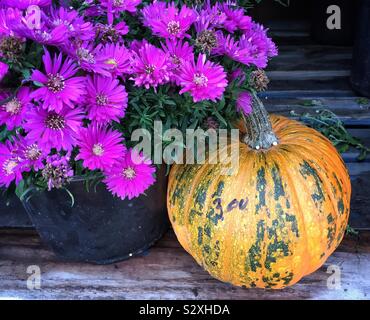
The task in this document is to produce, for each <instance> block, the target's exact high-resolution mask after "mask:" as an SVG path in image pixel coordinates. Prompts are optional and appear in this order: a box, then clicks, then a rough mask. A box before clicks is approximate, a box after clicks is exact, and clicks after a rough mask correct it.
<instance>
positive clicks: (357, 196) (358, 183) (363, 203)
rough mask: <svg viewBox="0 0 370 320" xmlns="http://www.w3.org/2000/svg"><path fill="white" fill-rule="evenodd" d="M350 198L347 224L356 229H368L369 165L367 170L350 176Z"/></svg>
mask: <svg viewBox="0 0 370 320" xmlns="http://www.w3.org/2000/svg"><path fill="white" fill-rule="evenodd" d="M351 182H352V198H351V215H350V221H349V224H350V226H351V227H352V228H355V229H356V230H370V210H369V208H370V197H369V194H370V165H368V167H367V171H363V172H362V173H361V174H358V175H356V176H352V177H351Z"/></svg>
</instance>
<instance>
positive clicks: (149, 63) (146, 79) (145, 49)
mask: <svg viewBox="0 0 370 320" xmlns="http://www.w3.org/2000/svg"><path fill="white" fill-rule="evenodd" d="M131 67H132V73H133V74H132V77H131V78H130V79H131V80H134V81H135V85H136V86H144V87H145V88H147V89H149V87H154V88H155V87H157V86H158V85H160V84H164V83H166V82H168V81H169V80H170V77H171V75H172V74H171V72H170V68H171V62H170V60H169V56H168V55H167V54H166V53H164V52H163V51H162V50H161V49H159V48H156V47H155V46H153V45H151V44H149V43H146V42H144V43H142V46H141V47H140V48H139V49H138V51H137V52H135V51H133V55H132V59H131Z"/></svg>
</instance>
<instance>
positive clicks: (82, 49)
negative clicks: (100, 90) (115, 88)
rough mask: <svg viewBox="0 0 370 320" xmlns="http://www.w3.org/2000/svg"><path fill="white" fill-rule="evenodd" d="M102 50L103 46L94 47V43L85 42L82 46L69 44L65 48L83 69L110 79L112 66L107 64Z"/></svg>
mask: <svg viewBox="0 0 370 320" xmlns="http://www.w3.org/2000/svg"><path fill="white" fill-rule="evenodd" d="M102 48H103V47H102V45H98V46H97V47H94V46H93V44H92V43H89V42H84V43H80V44H75V43H69V44H68V46H65V47H63V50H64V52H66V53H67V54H68V55H69V56H70V57H71V58H73V59H74V60H76V61H77V62H78V65H79V66H80V68H81V69H83V70H85V71H87V72H93V73H98V74H101V75H104V76H106V77H110V76H111V74H110V72H109V69H111V66H110V65H109V64H106V62H105V61H106V60H107V58H106V56H104V53H101V51H102ZM107 69H108V70H107Z"/></svg>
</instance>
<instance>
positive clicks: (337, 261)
mask: <svg viewBox="0 0 370 320" xmlns="http://www.w3.org/2000/svg"><path fill="white" fill-rule="evenodd" d="M369 240H370V232H362V233H361V234H360V236H359V238H353V237H347V238H346V239H345V240H344V241H343V243H342V245H341V246H340V248H339V249H338V250H337V251H336V252H335V253H334V254H333V255H332V256H331V257H330V258H329V260H328V261H327V263H325V265H324V266H323V267H322V268H320V269H319V270H318V271H316V272H315V273H313V274H311V275H309V276H307V277H305V278H304V279H303V280H302V281H301V282H300V283H298V284H296V285H294V286H293V287H289V288H286V289H284V290H280V291H273V290H259V289H242V288H236V287H233V286H231V285H229V284H225V283H221V282H219V281H217V280H215V279H213V278H211V277H210V276H209V275H208V274H207V273H206V272H205V271H203V270H202V268H201V267H200V266H198V265H197V264H196V262H195V261H194V260H193V259H192V258H191V257H190V255H188V254H187V253H186V252H185V251H184V250H183V249H182V248H181V247H180V245H179V243H178V242H177V240H176V238H175V235H174V233H173V232H172V230H170V231H169V232H168V233H167V234H166V236H165V237H164V238H163V239H162V240H161V241H159V242H158V244H157V245H156V246H154V247H153V248H152V249H150V250H149V251H148V252H146V253H145V254H143V255H142V256H140V257H136V258H132V259H130V260H128V261H124V262H121V263H117V264H114V265H108V266H96V265H89V264H82V263H67V262H61V261H59V260H58V259H57V258H56V257H55V256H54V254H53V253H52V252H51V251H49V250H48V249H47V248H46V247H45V246H44V245H42V244H41V243H40V240H39V238H38V236H37V235H36V234H35V233H34V232H30V231H19V230H18V231H16V230H2V231H0V298H4V297H9V298H15V299H178V300H181V299H248V300H249V299H369V296H368V294H369V293H370V279H369V277H368V276H367V273H368V271H369V270H370V246H369ZM29 265H38V266H39V267H40V269H41V272H42V280H41V290H28V289H27V286H26V281H27V277H28V274H27V273H26V270H27V267H28V266H29ZM330 265H335V266H338V267H339V268H340V270H341V288H339V289H336V290H334V289H328V288H327V281H328V278H329V276H330V273H327V269H328V266H330Z"/></svg>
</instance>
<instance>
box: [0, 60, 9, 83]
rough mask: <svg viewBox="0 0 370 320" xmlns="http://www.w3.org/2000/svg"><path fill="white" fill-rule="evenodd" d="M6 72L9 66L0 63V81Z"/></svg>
mask: <svg viewBox="0 0 370 320" xmlns="http://www.w3.org/2000/svg"><path fill="white" fill-rule="evenodd" d="M8 71H9V66H8V65H7V64H6V63H4V62H1V61H0V81H1V80H2V79H3V78H4V77H5V75H6V74H7V73H8Z"/></svg>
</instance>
